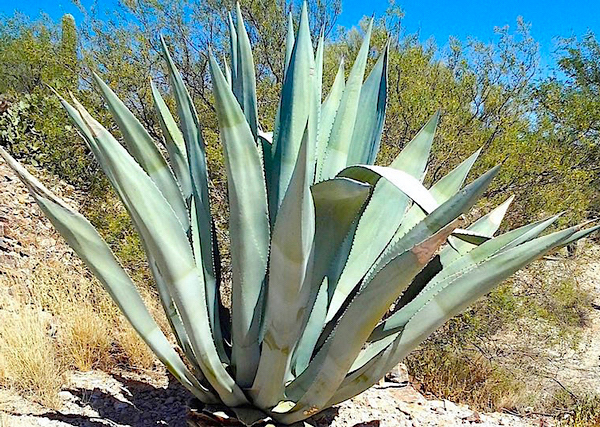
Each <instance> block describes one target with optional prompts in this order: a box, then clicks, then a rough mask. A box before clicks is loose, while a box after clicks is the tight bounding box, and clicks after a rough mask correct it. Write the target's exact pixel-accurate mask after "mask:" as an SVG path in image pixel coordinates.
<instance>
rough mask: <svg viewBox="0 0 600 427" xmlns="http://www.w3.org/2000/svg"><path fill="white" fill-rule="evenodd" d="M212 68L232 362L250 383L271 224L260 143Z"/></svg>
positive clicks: (256, 355)
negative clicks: (223, 186)
mask: <svg viewBox="0 0 600 427" xmlns="http://www.w3.org/2000/svg"><path fill="white" fill-rule="evenodd" d="M210 71H211V76H212V82H213V93H214V95H215V107H216V110H217V117H218V120H219V129H220V134H221V139H222V140H223V149H224V154H225V156H224V157H225V167H226V170H227V190H228V194H229V210H230V215H229V236H230V240H231V266H232V340H233V342H232V346H233V347H232V365H233V367H234V369H235V373H236V382H237V383H238V384H239V385H240V386H242V387H250V385H251V384H252V381H253V380H254V375H255V373H256V368H257V367H258V358H259V353H260V349H259V340H258V336H259V326H260V320H261V315H262V308H263V301H262V298H261V297H262V287H263V283H264V280H265V275H266V272H267V260H268V256H269V233H270V225H269V218H268V207H267V191H266V188H265V177H264V173H263V165H262V162H261V159H260V153H259V148H258V147H257V145H256V143H255V142H254V136H253V134H252V131H251V129H250V126H249V124H248V122H247V121H246V118H245V117H244V113H243V111H242V109H241V108H240V105H239V104H238V103H237V102H236V100H235V96H234V94H233V93H232V91H231V89H230V88H229V87H228V85H227V82H226V80H225V78H224V76H223V75H222V74H221V71H220V69H219V66H218V65H217V63H216V60H215V58H214V57H212V55H211V57H210Z"/></svg>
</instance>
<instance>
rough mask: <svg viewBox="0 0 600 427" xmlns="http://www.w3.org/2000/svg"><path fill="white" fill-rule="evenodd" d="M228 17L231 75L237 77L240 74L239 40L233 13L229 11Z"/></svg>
mask: <svg viewBox="0 0 600 427" xmlns="http://www.w3.org/2000/svg"><path fill="white" fill-rule="evenodd" d="M227 19H228V22H229V49H230V51H229V53H230V55H231V75H232V77H234V76H235V77H237V75H238V49H237V46H238V41H237V31H236V29H235V24H234V23H233V18H232V17H231V13H227Z"/></svg>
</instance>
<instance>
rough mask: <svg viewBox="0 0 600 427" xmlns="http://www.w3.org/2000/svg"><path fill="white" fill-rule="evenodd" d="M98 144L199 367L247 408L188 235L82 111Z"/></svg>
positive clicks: (224, 394)
mask: <svg viewBox="0 0 600 427" xmlns="http://www.w3.org/2000/svg"><path fill="white" fill-rule="evenodd" d="M78 112H79V114H80V117H81V119H82V120H83V121H84V122H85V125H86V126H87V129H88V131H89V135H90V136H91V137H92V138H93V139H92V145H91V148H92V150H93V152H94V155H95V156H96V158H97V159H98V161H99V162H100V165H101V166H102V168H103V169H104V170H105V171H107V173H106V175H107V176H108V178H109V180H111V183H112V184H113V187H115V190H116V191H117V194H118V195H119V197H120V198H121V200H122V201H123V204H124V205H125V207H126V208H127V210H128V212H129V214H130V216H131V218H132V220H133V223H134V225H135V226H136V228H137V230H138V232H139V233H140V236H141V238H142V241H143V242H144V245H145V247H146V249H147V250H148V252H149V256H150V257H151V258H152V259H154V260H155V261H156V263H157V265H158V269H159V270H160V272H161V274H162V275H163V277H164V279H165V282H166V283H168V284H169V286H170V287H171V289H170V293H171V296H172V298H173V300H174V302H175V305H176V307H177V309H178V311H179V314H180V315H181V319H182V320H183V324H184V325H185V329H186V332H187V335H188V337H189V339H190V344H191V346H192V349H193V351H194V354H196V356H197V357H198V360H197V361H198V364H199V365H200V367H201V368H202V372H203V374H204V376H205V377H206V379H207V380H208V382H209V383H210V384H211V386H213V387H214V389H215V391H216V392H217V393H218V395H219V398H220V399H221V400H222V401H223V402H224V403H226V404H228V405H234V406H235V405H239V404H244V403H245V402H247V400H246V398H245V396H244V395H243V393H242V392H241V390H240V389H239V387H238V386H237V385H236V384H235V382H234V381H233V379H232V378H231V377H230V376H229V374H228V373H227V371H225V368H224V367H223V365H222V364H221V360H220V359H219V356H218V354H217V350H216V348H215V342H214V340H208V339H206V337H211V336H212V333H211V329H210V326H209V322H208V312H207V307H206V305H205V303H203V302H204V301H206V297H205V289H204V285H203V282H202V276H201V273H200V272H199V270H198V268H197V267H196V263H195V261H194V256H193V253H192V248H191V247H190V244H189V241H188V239H187V235H186V232H185V231H184V229H183V228H182V226H181V223H180V222H179V220H178V219H177V217H176V215H175V213H174V212H173V209H171V207H170V205H169V204H168V202H167V201H166V200H165V199H164V197H163V196H162V194H161V192H160V190H159V189H158V188H157V187H156V185H155V184H154V183H153V181H152V180H151V179H150V177H149V176H148V175H147V174H146V173H145V172H144V170H143V169H142V168H141V167H140V166H139V165H138V164H137V163H136V162H135V160H134V159H133V157H131V156H130V155H129V153H128V152H127V150H125V148H123V147H122V146H121V145H120V144H119V143H118V142H117V140H115V139H114V137H113V136H112V135H111V134H110V133H109V132H108V131H107V130H106V129H104V127H102V126H101V125H100V124H99V123H98V122H96V121H95V120H93V119H92V118H91V117H90V116H89V114H88V113H87V112H86V111H85V110H84V109H83V108H82V107H80V106H79V108H78Z"/></svg>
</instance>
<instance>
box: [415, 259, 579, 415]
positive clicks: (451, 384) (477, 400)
mask: <svg viewBox="0 0 600 427" xmlns="http://www.w3.org/2000/svg"><path fill="white" fill-rule="evenodd" d="M579 264H583V261H582V260H578V261H575V260H562V261H538V262H536V263H534V264H533V265H531V266H530V267H528V268H527V269H525V270H524V271H523V272H522V273H519V274H517V275H516V276H515V277H513V278H512V279H510V280H508V281H506V282H505V283H504V284H502V285H501V286H499V287H498V288H497V289H496V290H494V291H493V292H492V293H490V294H489V295H488V296H487V297H486V298H485V299H483V300H482V301H480V302H478V303H477V304H475V305H474V306H473V307H471V308H470V309H469V310H467V311H466V312H465V313H463V314H462V315H460V316H457V317H456V318H454V319H452V321H450V322H448V323H447V324H446V325H445V326H444V327H443V328H441V329H440V330H438V331H437V332H436V333H435V334H433V335H432V336H431V337H430V338H429V339H428V340H427V341H426V342H425V343H424V344H423V345H422V346H421V348H419V349H418V350H416V351H415V352H413V353H412V354H411V355H410V356H409V357H408V358H407V365H408V367H409V371H410V372H411V373H412V374H413V375H414V376H415V378H416V379H417V380H418V381H421V382H422V383H423V387H424V390H425V391H428V392H431V393H432V394H434V395H436V396H438V397H443V398H447V399H452V400H455V401H459V402H465V403H468V404H470V405H472V406H473V407H475V408H478V409H480V410H500V409H502V408H510V409H514V410H518V411H523V410H525V409H526V408H528V409H531V408H536V409H538V410H544V411H548V412H551V413H554V412H556V411H557V410H558V408H559V406H557V405H555V403H554V401H553V400H552V394H553V392H552V390H554V391H556V389H557V388H559V386H558V384H551V387H549V386H548V380H549V377H548V373H547V370H548V367H549V366H550V365H551V363H552V362H553V361H554V359H556V360H558V358H560V357H562V354H564V353H565V351H566V350H569V349H571V350H574V349H577V348H578V345H579V343H580V339H581V335H582V333H583V332H584V328H585V326H586V325H587V321H588V320H587V319H588V315H589V311H590V307H591V304H590V303H591V297H590V295H589V294H587V293H586V292H583V291H582V288H581V286H580V284H579V283H578V282H577V281H576V280H574V277H577V274H578V272H577V270H581V268H582V267H581V266H580V265H579ZM575 382H576V379H575ZM569 386H571V385H569ZM572 386H573V387H574V388H575V389H577V384H576V383H574V384H573V385H572ZM564 407H568V406H562V408H564Z"/></svg>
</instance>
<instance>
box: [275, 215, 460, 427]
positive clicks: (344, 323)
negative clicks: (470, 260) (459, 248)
mask: <svg viewBox="0 0 600 427" xmlns="http://www.w3.org/2000/svg"><path fill="white" fill-rule="evenodd" d="M457 225H458V222H457V221H455V222H453V223H451V224H449V225H447V226H446V227H444V228H443V229H442V230H440V231H439V232H437V233H435V234H434V235H433V236H429V237H428V238H427V239H425V240H424V241H422V242H420V243H418V244H416V245H414V246H413V247H412V248H410V249H408V250H406V251H405V252H403V253H402V254H400V255H399V256H398V257H396V258H395V259H394V260H393V261H392V262H390V263H389V264H388V265H387V266H386V267H385V268H384V269H382V270H381V271H380V272H379V274H378V275H377V276H376V277H375V278H374V280H373V281H372V282H371V283H369V285H368V286H366V287H365V288H364V289H362V290H361V291H360V292H359V293H358V295H357V296H356V298H355V299H354V300H353V301H352V302H351V303H350V304H349V306H348V308H347V310H346V311H345V312H344V314H343V315H342V316H341V318H340V321H339V323H338V325H337V326H336V328H335V329H334V331H333V332H332V334H331V336H330V338H329V339H328V341H327V342H326V343H325V344H324V345H323V347H322V348H321V350H319V353H317V355H316V356H315V358H314V359H313V360H312V361H311V364H310V365H309V367H308V368H307V369H306V371H304V373H302V374H301V375H300V376H299V377H298V378H297V379H296V380H294V381H293V382H292V383H291V384H290V386H289V387H288V390H289V391H288V392H287V395H288V397H291V398H292V400H295V396H298V395H301V396H302V397H301V398H300V399H299V400H298V403H297V404H296V406H295V407H294V408H293V409H292V410H291V411H290V412H289V413H286V414H283V415H279V416H278V419H279V420H280V421H283V422H286V423H289V422H296V421H299V420H301V419H304V418H306V417H307V415H306V411H308V413H309V414H310V413H315V412H318V411H320V410H322V409H324V408H325V404H326V402H328V401H329V399H330V398H331V397H332V396H333V394H334V393H335V390H336V389H337V388H338V386H339V385H340V384H341V382H342V381H343V379H344V377H345V375H346V373H347V372H348V369H350V367H351V365H352V362H353V361H354V359H355V358H356V356H357V355H358V353H359V352H360V349H361V347H362V345H363V344H364V342H365V340H366V339H367V337H368V336H369V334H370V333H371V331H372V329H373V328H374V327H375V325H376V324H377V322H378V321H379V320H380V319H381V317H382V316H383V315H384V314H385V312H386V311H387V309H388V308H389V306H390V304H391V303H392V302H393V301H394V300H395V299H396V298H397V297H398V295H399V294H400V293H401V292H402V291H403V290H404V289H405V288H406V286H408V284H409V283H410V281H411V280H412V278H413V277H414V276H415V275H416V274H417V273H418V272H419V271H420V270H421V268H422V267H423V266H424V265H425V264H426V263H427V262H429V260H430V259H431V257H432V256H433V254H434V253H435V251H437V249H438V248H439V246H440V245H441V244H442V243H443V242H444V241H445V240H446V238H447V237H448V236H449V235H450V233H451V232H452V230H454V229H455V228H456V227H457ZM307 386H308V387H307Z"/></svg>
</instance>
